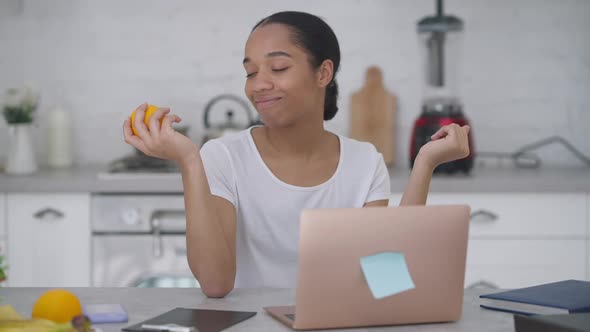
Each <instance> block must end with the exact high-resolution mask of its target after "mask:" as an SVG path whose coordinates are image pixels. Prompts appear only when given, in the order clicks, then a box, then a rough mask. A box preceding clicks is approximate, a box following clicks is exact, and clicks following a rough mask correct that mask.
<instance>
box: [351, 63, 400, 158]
mask: <svg viewBox="0 0 590 332" xmlns="http://www.w3.org/2000/svg"><path fill="white" fill-rule="evenodd" d="M395 117H396V97H395V96H394V95H393V94H391V93H390V92H388V91H387V90H386V89H385V87H384V86H383V75H382V74H381V70H380V69H379V68H378V67H374V66H373V67H369V68H368V69H367V73H366V79H365V85H364V86H363V87H362V88H361V89H360V90H358V91H356V92H354V93H353V94H352V96H351V97H350V130H349V131H350V132H349V136H350V137H351V138H354V139H356V140H359V141H365V142H370V143H373V145H375V147H376V148H377V150H378V151H379V152H381V153H382V154H383V159H384V160H385V163H386V164H387V166H392V165H393V164H394V163H395V160H394V156H395V143H396V142H395V139H396V136H395Z"/></svg>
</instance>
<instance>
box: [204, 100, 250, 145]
mask: <svg viewBox="0 0 590 332" xmlns="http://www.w3.org/2000/svg"><path fill="white" fill-rule="evenodd" d="M222 100H230V101H232V102H235V103H236V104H237V105H238V106H239V108H240V109H242V110H243V111H244V112H246V117H247V122H248V123H246V124H241V125H240V124H238V123H236V122H235V120H234V116H235V113H234V109H233V108H228V109H226V111H225V122H222V123H219V124H216V125H213V124H212V123H211V121H210V114H211V111H212V110H213V109H214V108H213V106H214V105H215V104H217V103H218V102H220V101H222ZM260 123H261V122H260V120H257V119H255V116H254V115H253V114H252V111H251V110H250V107H249V106H248V102H246V101H245V100H244V99H242V98H240V97H238V96H235V95H232V94H221V95H218V96H215V97H213V98H212V99H211V100H210V101H209V102H208V103H207V105H206V106H205V111H204V113H203V124H204V126H205V135H204V136H203V142H202V144H205V143H206V142H207V141H208V140H210V139H214V138H219V137H222V136H224V135H227V134H231V133H235V132H238V131H241V130H244V129H247V128H249V127H250V126H253V125H256V124H260Z"/></svg>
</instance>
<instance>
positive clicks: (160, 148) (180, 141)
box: [123, 103, 199, 165]
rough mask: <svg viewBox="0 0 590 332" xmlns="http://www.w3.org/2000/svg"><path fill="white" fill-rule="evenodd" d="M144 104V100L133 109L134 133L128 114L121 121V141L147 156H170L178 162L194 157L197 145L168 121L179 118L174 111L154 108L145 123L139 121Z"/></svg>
mask: <svg viewBox="0 0 590 332" xmlns="http://www.w3.org/2000/svg"><path fill="white" fill-rule="evenodd" d="M146 108H147V103H144V104H142V105H140V106H139V107H137V109H136V110H135V122H134V123H133V126H134V127H135V130H136V131H137V135H134V134H133V131H132V130H131V117H129V118H127V119H126V120H125V122H124V123H123V135H124V137H125V142H126V143H127V144H130V145H132V146H133V147H135V148H136V149H138V150H140V151H141V152H143V153H145V154H146V155H148V156H151V157H156V158H160V159H168V160H172V161H175V162H176V163H177V164H179V165H182V164H185V163H190V162H192V161H193V160H195V158H196V157H197V156H198V155H199V149H198V147H197V146H196V145H195V144H194V143H193V142H192V141H191V140H190V139H189V138H188V137H186V136H184V135H183V134H181V133H179V132H177V131H176V130H174V128H172V123H179V122H181V121H182V119H181V118H180V117H179V116H178V115H175V114H169V113H170V109H169V108H158V110H157V111H156V112H154V114H152V116H151V117H150V119H149V121H148V125H147V126H146V125H145V123H144V122H143V119H144V116H145V110H146ZM162 118H163V120H162V123H161V125H160V119H162Z"/></svg>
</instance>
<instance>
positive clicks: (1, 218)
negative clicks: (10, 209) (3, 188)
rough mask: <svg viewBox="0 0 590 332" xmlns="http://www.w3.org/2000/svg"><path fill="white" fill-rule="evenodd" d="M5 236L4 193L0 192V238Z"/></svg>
mask: <svg viewBox="0 0 590 332" xmlns="http://www.w3.org/2000/svg"><path fill="white" fill-rule="evenodd" d="M5 237H6V195H5V194H4V193H0V239H4V238H5Z"/></svg>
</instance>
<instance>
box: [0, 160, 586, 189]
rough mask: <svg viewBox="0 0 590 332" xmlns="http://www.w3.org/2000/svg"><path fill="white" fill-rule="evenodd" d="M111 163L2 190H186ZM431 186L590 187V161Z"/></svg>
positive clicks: (445, 178) (52, 173)
mask: <svg viewBox="0 0 590 332" xmlns="http://www.w3.org/2000/svg"><path fill="white" fill-rule="evenodd" d="M106 169H107V166H106V165H86V166H77V167H72V168H68V169H46V168H45V169H41V170H40V171H38V172H37V173H35V174H32V175H8V174H5V173H0V192H40V193H43V192H51V193H54V192H89V193H182V191H183V190H182V181H181V177H180V174H179V173H151V174H150V173H142V174H107V173H106V172H105V170H106ZM389 173H390V177H391V192H392V193H401V192H403V191H404V188H405V186H406V184H407V181H408V177H409V174H410V170H409V169H403V168H400V169H397V168H393V169H390V170H389ZM430 192H441V193H446V192H448V193H453V192H457V193H461V192H482V193H494V192H499V193H506V192H514V193H519V192H524V193H526V192H531V193H538V192H549V193H576V192H582V193H590V167H567V168H566V167H562V168H556V167H549V166H547V167H545V166H543V167H541V168H538V169H519V168H515V167H513V166H502V167H494V166H483V167H482V166H478V167H475V168H474V169H473V170H472V172H471V174H470V175H463V174H457V175H446V174H435V175H434V177H433V179H432V183H431V185H430Z"/></svg>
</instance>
